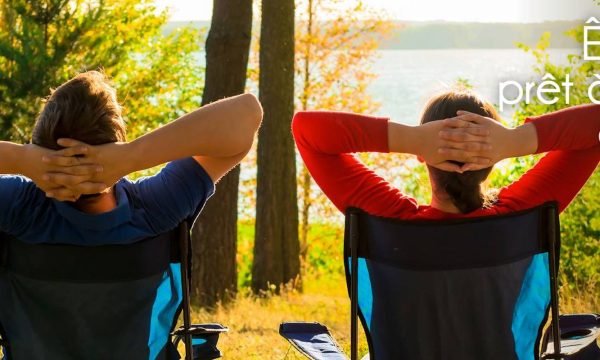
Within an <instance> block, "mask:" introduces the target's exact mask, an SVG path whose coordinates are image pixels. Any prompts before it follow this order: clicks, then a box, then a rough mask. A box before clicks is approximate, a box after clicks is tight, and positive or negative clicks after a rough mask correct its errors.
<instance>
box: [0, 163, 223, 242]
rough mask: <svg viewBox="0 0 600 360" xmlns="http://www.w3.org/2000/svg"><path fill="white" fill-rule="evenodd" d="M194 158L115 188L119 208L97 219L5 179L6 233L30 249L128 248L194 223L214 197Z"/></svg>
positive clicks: (1, 208)
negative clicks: (39, 245)
mask: <svg viewBox="0 0 600 360" xmlns="http://www.w3.org/2000/svg"><path fill="white" fill-rule="evenodd" d="M214 189H215V187H214V183H213V181H212V180H211V178H210V176H209V175H208V174H207V173H206V171H205V170H204V169H203V168H202V166H201V165H200V164H198V162H197V161H196V160H194V159H193V158H186V159H181V160H177V161H173V162H171V163H169V164H167V166H165V167H164V168H163V169H162V171H160V172H159V173H158V174H156V175H154V176H149V177H144V178H141V179H139V180H136V181H130V180H128V179H126V178H123V179H121V180H119V182H117V183H116V184H115V189H114V190H115V195H116V197H117V207H116V208H115V209H113V210H111V211H109V212H106V213H102V214H98V215H91V214H86V213H84V212H82V211H79V210H77V209H76V208H74V207H73V206H72V205H71V204H69V203H66V202H60V201H57V200H55V199H49V198H47V197H46V196H45V194H44V192H42V191H41V190H40V189H39V188H37V187H36V185H35V184H34V183H33V182H32V181H31V180H30V179H28V178H26V177H23V176H14V175H2V176H0V232H4V233H6V234H9V235H12V236H14V237H16V238H17V239H19V240H21V241H24V242H27V243H55V244H56V243H61V244H74V245H84V246H95V245H104V244H127V243H132V242H135V241H138V240H141V239H144V238H147V237H151V236H155V235H158V234H161V233H165V232H167V231H169V230H172V229H174V228H176V227H177V226H178V225H179V224H180V223H181V222H182V221H183V220H193V219H195V218H196V216H197V215H198V214H199V213H200V211H201V210H202V207H203V206H204V204H205V203H206V201H207V200H208V198H209V197H210V196H211V195H212V194H213V193H214Z"/></svg>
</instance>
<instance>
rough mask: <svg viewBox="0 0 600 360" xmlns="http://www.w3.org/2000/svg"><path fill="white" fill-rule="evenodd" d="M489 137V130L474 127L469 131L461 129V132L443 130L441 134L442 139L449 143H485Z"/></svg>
mask: <svg viewBox="0 0 600 360" xmlns="http://www.w3.org/2000/svg"><path fill="white" fill-rule="evenodd" d="M486 135H488V130H487V129H482V128H481V127H473V128H469V129H460V130H451V129H446V130H442V131H440V133H439V136H440V138H442V139H444V140H449V141H477V142H484V141H485V140H486V139H487V138H486Z"/></svg>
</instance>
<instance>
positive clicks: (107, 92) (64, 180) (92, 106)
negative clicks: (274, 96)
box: [0, 71, 262, 246]
mask: <svg viewBox="0 0 600 360" xmlns="http://www.w3.org/2000/svg"><path fill="white" fill-rule="evenodd" d="M261 119H262V108H261V106H260V104H259V102H258V100H257V99H256V97H254V96H253V95H249V94H245V95H240V96H236V97H232V98H228V99H224V100H221V101H218V102H216V103H213V104H210V105H207V106H204V107H202V108H200V109H198V110H196V111H194V112H191V113H189V114H187V115H184V116H182V117H181V118H179V119H177V120H175V121H173V122H171V123H169V124H168V125H166V126H164V127H162V128H159V129H157V130H155V131H153V132H151V133H148V134H146V135H145V136H142V137H140V138H138V139H136V140H134V141H132V142H126V138H125V124H124V122H123V119H122V117H121V107H120V106H119V104H118V102H117V98H116V91H115V90H114V88H112V87H111V86H110V84H109V82H108V81H107V79H106V77H105V76H104V75H103V74H101V73H99V72H96V71H91V72H86V73H82V74H79V75H78V76H76V77H75V78H73V79H72V80H70V81H68V82H67V83H65V84H63V85H61V86H60V87H58V88H57V89H56V90H54V91H53V92H52V94H51V96H50V97H49V98H48V100H47V102H46V104H45V106H44V109H43V110H42V112H41V114H40V116H39V118H38V119H37V121H36V124H35V126H34V129H33V136H32V142H33V144H27V145H19V144H14V143H9V142H0V174H21V175H23V176H21V175H0V232H4V233H7V234H10V235H12V236H14V237H16V238H18V239H20V240H21V241H24V242H28V243H63V244H65V243H67V244H77V245H90V246H93V245H100V244H107V243H114V244H124V243H131V242H135V241H137V240H140V239H143V238H147V237H150V236H153V235H157V234H160V233H164V232H166V231H168V230H171V229H174V228H175V227H177V225H178V224H179V223H181V222H182V221H183V220H185V219H194V218H195V217H196V216H197V215H198V213H199V212H200V210H201V209H202V207H203V205H204V203H205V202H206V200H207V199H208V198H209V197H210V196H211V195H212V194H213V192H214V183H216V182H217V181H218V180H219V179H220V178H221V177H222V176H223V175H224V174H226V173H227V172H228V171H229V170H230V169H232V168H233V167H234V166H236V165H237V164H238V163H239V162H240V161H241V160H242V159H243V158H244V157H245V156H246V154H247V153H248V151H249V150H250V148H251V146H252V143H253V141H254V138H255V134H256V132H257V130H258V128H259V126H260V122H261ZM169 161H171V162H169ZM166 162H169V163H168V164H167V165H166V167H164V168H163V169H162V171H160V172H159V173H158V174H156V175H154V176H150V177H145V178H142V179H139V180H137V181H131V180H128V179H126V178H124V176H125V175H127V174H129V173H131V172H134V171H138V170H141V169H146V168H150V167H153V166H156V165H159V164H163V163H166Z"/></svg>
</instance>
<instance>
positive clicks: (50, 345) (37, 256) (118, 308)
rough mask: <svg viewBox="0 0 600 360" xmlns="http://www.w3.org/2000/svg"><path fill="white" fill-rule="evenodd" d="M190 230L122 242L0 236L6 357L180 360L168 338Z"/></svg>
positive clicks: (0, 310)
mask: <svg viewBox="0 0 600 360" xmlns="http://www.w3.org/2000/svg"><path fill="white" fill-rule="evenodd" d="M188 235H189V231H188V229H187V224H185V223H184V224H182V225H181V226H180V227H179V228H177V229H174V230H173V231H170V232H167V233H165V234H161V235H159V236H156V237H153V238H149V239H145V240H142V241H139V242H136V243H133V244H128V245H104V246H96V247H83V246H73V245H50V244H35V245H32V244H25V243H23V242H21V241H19V240H18V239H15V238H11V237H8V236H2V235H0V246H2V247H3V248H4V249H3V251H2V252H3V254H4V255H3V256H2V258H3V261H2V263H1V266H0V335H1V336H2V338H3V340H4V341H5V343H6V346H4V352H5V356H6V358H7V359H13V358H14V359H67V358H82V356H83V357H84V358H86V359H171V358H177V359H178V358H179V355H178V354H177V355H175V354H176V350H175V349H174V348H173V346H172V345H171V341H170V338H171V333H172V332H173V330H174V329H175V325H176V323H177V319H178V317H179V313H180V312H181V311H182V302H183V296H184V294H187V292H184V291H183V284H184V281H183V279H182V270H184V269H187V268H189V265H190V259H189V254H186V255H187V256H185V257H183V256H182V251H181V244H182V243H183V244H186V245H189V236H188ZM182 237H183V239H182ZM183 273H185V272H183ZM183 276H184V277H185V274H183ZM188 286H189V284H188ZM188 303H189V301H187V302H186V304H185V305H186V309H185V310H187V311H185V312H189V309H187V306H188ZM188 323H189V317H188Z"/></svg>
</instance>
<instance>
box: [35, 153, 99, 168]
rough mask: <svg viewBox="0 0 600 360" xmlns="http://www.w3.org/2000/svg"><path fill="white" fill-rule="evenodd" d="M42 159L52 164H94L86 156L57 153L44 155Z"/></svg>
mask: <svg viewBox="0 0 600 360" xmlns="http://www.w3.org/2000/svg"><path fill="white" fill-rule="evenodd" d="M42 161H43V162H45V163H47V164H50V165H54V166H78V165H93V164H94V161H93V160H92V159H90V158H87V157H78V156H77V157H76V156H61V155H58V154H54V155H46V156H44V157H43V158H42Z"/></svg>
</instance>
